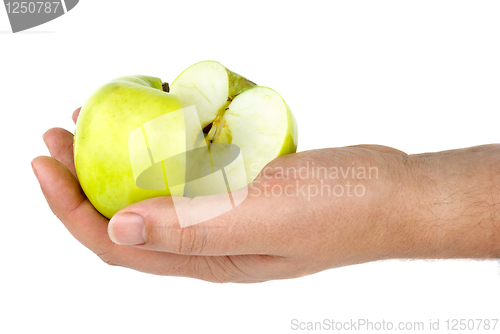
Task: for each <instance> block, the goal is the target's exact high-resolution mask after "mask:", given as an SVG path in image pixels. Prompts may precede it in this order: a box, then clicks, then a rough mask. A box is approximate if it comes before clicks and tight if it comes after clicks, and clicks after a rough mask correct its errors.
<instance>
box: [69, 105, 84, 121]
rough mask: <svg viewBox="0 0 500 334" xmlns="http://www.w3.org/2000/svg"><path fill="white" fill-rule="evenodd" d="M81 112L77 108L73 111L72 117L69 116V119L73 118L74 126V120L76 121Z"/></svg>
mask: <svg viewBox="0 0 500 334" xmlns="http://www.w3.org/2000/svg"><path fill="white" fill-rule="evenodd" d="M81 110H82V108H81V107H80V108H78V109H76V110H75V111H73V115H71V118H73V123H75V124H76V120H77V119H78V116H79V115H80V111H81Z"/></svg>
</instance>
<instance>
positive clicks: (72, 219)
mask: <svg viewBox="0 0 500 334" xmlns="http://www.w3.org/2000/svg"><path fill="white" fill-rule="evenodd" d="M32 166H33V170H35V173H36V175H37V178H38V181H39V183H40V187H41V188H42V192H43V194H44V196H45V198H46V200H47V203H48V204H49V206H50V208H51V210H52V212H53V213H54V214H55V215H56V216H57V217H58V218H59V219H60V220H61V221H62V222H63V224H64V225H65V227H66V228H67V229H68V231H69V232H70V233H71V234H72V235H73V236H74V237H75V238H76V239H77V240H78V241H80V242H81V243H82V244H83V245H85V246H86V247H88V248H90V249H91V250H93V251H94V252H96V253H98V254H100V253H106V252H108V251H109V250H110V247H113V242H111V240H109V238H108V236H107V233H106V229H107V225H108V224H107V223H108V220H107V219H106V218H105V217H103V216H102V215H101V214H100V213H99V212H97V211H96V210H95V208H94V207H93V206H92V204H91V203H90V202H89V200H88V199H87V197H86V196H85V194H84V193H83V191H82V189H81V188H80V185H79V184H78V181H77V180H76V179H75V177H74V176H73V175H72V174H71V172H70V171H69V170H68V168H66V166H64V165H63V164H62V163H60V162H59V161H57V160H55V159H53V158H50V157H43V156H42V157H38V158H35V159H34V160H33V161H32Z"/></svg>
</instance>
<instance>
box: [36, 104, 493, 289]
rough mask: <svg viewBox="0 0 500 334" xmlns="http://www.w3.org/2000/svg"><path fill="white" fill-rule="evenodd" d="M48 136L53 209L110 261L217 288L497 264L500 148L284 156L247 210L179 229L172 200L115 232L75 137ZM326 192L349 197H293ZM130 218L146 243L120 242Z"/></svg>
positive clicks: (44, 169)
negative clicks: (457, 263)
mask: <svg viewBox="0 0 500 334" xmlns="http://www.w3.org/2000/svg"><path fill="white" fill-rule="evenodd" d="M78 113H79V109H77V110H76V111H75V112H74V114H73V119H74V120H75V121H76V118H77V117H78ZM44 140H45V142H46V144H47V146H48V148H49V151H50V155H51V156H52V157H45V156H41V157H37V158H36V159H34V160H33V162H32V166H33V169H34V171H35V174H36V175H37V178H38V180H39V182H40V186H41V189H42V191H43V194H44V196H45V198H46V200H47V202H48V204H49V205H50V207H51V209H52V211H53V212H54V214H55V215H56V216H57V217H58V218H59V219H60V220H61V221H62V222H63V223H64V225H65V226H66V228H67V229H68V230H69V231H70V232H71V233H72V234H73V236H74V237H75V238H77V239H78V240H79V241H80V242H81V243H82V244H83V245H85V246H86V247H88V248H89V249H90V250H92V251H93V252H94V253H96V254H97V255H98V256H99V257H100V258H101V259H102V260H103V261H104V262H106V263H108V264H111V265H119V266H123V267H128V268H132V269H135V270H139V271H143V272H148V273H153V274H158V275H169V276H185V277H194V278H198V279H202V280H207V281H212V282H261V281H266V280H272V279H285V278H293V277H300V276H304V275H309V274H312V273H316V272H319V271H322V270H326V269H330V268H335V267H340V266H346V265H352V264H357V263H363V262H369V261H376V260H384V259H399V258H405V259H406V258H412V259H447V258H473V259H493V258H499V257H500V219H499V217H498V215H499V214H498V209H499V208H500V206H499V203H500V198H499V197H500V193H499V187H500V145H484V146H477V147H471V148H464V149H458V150H452V151H444V152H437V153H428V154H419V155H407V154H405V153H404V152H401V151H399V150H396V149H393V148H389V147H384V146H377V145H361V146H353V147H343V148H330V149H321V150H313V151H306V152H300V153H296V154H290V155H286V156H282V157H279V158H277V159H276V160H274V161H272V162H271V163H270V164H269V165H268V166H267V167H266V168H265V169H264V170H263V171H262V173H261V174H260V175H259V176H258V177H257V179H256V180H255V181H254V182H253V183H252V184H250V187H249V196H248V197H247V199H246V200H245V201H244V202H243V203H242V204H241V205H239V206H238V207H236V208H235V209H233V210H231V211H229V212H227V213H225V214H223V215H221V216H219V217H217V218H214V219H211V220H209V221H206V222H203V223H200V224H197V225H194V226H190V227H187V228H184V229H182V228H180V227H179V225H178V221H177V218H176V215H175V210H174V208H173V204H172V200H171V198H169V197H158V198H153V199H148V200H145V201H142V202H139V203H136V204H133V205H130V206H128V207H126V208H124V209H122V210H120V211H119V212H118V213H117V214H116V215H115V217H114V218H113V222H112V223H111V224H110V222H109V220H108V219H107V218H105V217H103V216H102V215H101V214H99V213H98V212H97V211H96V210H95V209H94V207H93V206H92V205H91V204H90V202H89V201H88V200H87V198H86V197H85V194H84V193H83V191H82V189H81V188H80V185H79V183H78V180H77V178H76V176H75V175H76V174H75V168H74V163H73V150H72V145H73V136H72V134H71V133H70V132H68V131H66V130H64V129H60V128H53V129H50V130H48V131H47V132H46V133H45V135H44ZM308 162H309V164H311V163H312V162H314V166H315V167H322V166H323V167H326V168H330V167H337V168H338V169H340V168H341V167H342V168H344V170H346V168H347V167H352V166H356V167H366V168H368V167H376V168H377V170H378V174H377V177H372V178H352V177H350V176H346V177H343V176H342V175H341V176H340V177H339V178H330V177H327V178H325V177H318V175H315V176H312V174H307V175H304V174H302V175H300V174H299V175H295V176H294V175H293V173H291V172H290V171H291V170H292V167H293V168H296V169H297V170H299V168H300V167H304V166H306V165H307V163H308ZM287 171H288V172H287ZM351 176H352V175H351ZM347 182H349V184H350V186H347ZM325 185H328V186H329V187H330V189H332V188H333V187H335V186H337V188H336V189H337V190H338V189H340V186H343V187H344V194H343V195H342V196H333V195H332V196H326V195H325V196H319V195H317V196H315V197H313V198H310V199H308V197H307V194H309V196H311V194H312V191H310V192H309V193H308V192H307V191H305V193H306V194H302V193H300V192H299V193H297V192H296V189H297V188H298V187H300V186H304V187H305V188H306V189H307V187H309V188H311V189H313V188H314V186H317V187H320V186H324V187H325ZM287 186H289V187H288V188H286V187H287ZM356 186H358V188H357V189H358V194H359V193H360V191H359V190H360V189H364V193H363V195H362V196H357V195H355V194H354V189H355V187H356ZM361 186H362V187H361ZM273 187H274V188H273ZM272 189H275V190H277V189H288V190H289V192H288V193H289V194H292V196H286V195H281V196H278V195H273V193H272ZM318 189H319V188H318ZM266 191H267V192H266ZM348 191H349V192H348ZM275 193H276V191H275ZM349 194H350V195H351V196H349ZM127 213H135V214H139V215H141V216H142V217H143V218H144V219H145V233H144V237H145V240H146V241H145V242H144V243H142V244H140V245H139V244H137V245H135V244H134V245H127V244H123V243H128V242H130V241H133V240H134V236H132V234H131V231H132V229H131V227H130V226H131V225H130V224H129V225H127V220H126V219H125V220H123V219H122V221H121V222H120V219H121V218H124V217H126V216H124V215H125V214H127ZM108 225H110V226H109V228H108ZM108 233H109V234H108ZM135 237H136V236H135ZM112 240H114V241H115V242H113V241H112ZM117 242H119V243H117Z"/></svg>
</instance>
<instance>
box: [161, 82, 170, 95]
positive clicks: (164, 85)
mask: <svg viewBox="0 0 500 334" xmlns="http://www.w3.org/2000/svg"><path fill="white" fill-rule="evenodd" d="M161 87H162V88H163V91H164V92H165V93H168V92H170V86H169V85H168V82H164V83H163V84H162V85H161Z"/></svg>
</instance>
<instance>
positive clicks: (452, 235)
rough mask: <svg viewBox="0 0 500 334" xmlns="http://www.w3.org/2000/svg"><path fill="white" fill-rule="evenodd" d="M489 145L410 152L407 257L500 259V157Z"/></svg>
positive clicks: (406, 193)
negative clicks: (422, 153)
mask: <svg viewBox="0 0 500 334" xmlns="http://www.w3.org/2000/svg"><path fill="white" fill-rule="evenodd" d="M497 151H498V149H496V150H495V149H493V148H492V147H490V146H486V147H478V148H469V149H462V150H454V151H448V152H440V153H433V154H425V155H414V156H408V157H406V158H405V161H404V168H403V170H404V175H405V176H404V178H405V180H406V182H405V183H406V185H405V187H404V188H402V193H403V195H402V196H401V198H402V199H403V203H402V205H404V207H405V209H404V210H401V212H400V213H401V214H402V216H401V217H400V219H399V221H400V224H403V226H404V228H402V230H403V231H405V233H404V235H403V236H402V239H403V240H404V244H406V245H407V249H406V250H407V252H408V254H406V255H407V256H406V257H411V258H435V259H438V258H441V259H446V258H481V259H488V258H498V257H500V216H499V213H498V209H499V208H500V196H499V189H498V185H499V183H498V182H495V181H497V180H496V178H497V177H498V176H496V172H495V171H496V170H497V169H498V166H499V165H498V162H499V160H500V159H498V158H500V155H499V154H498V152H497Z"/></svg>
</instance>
